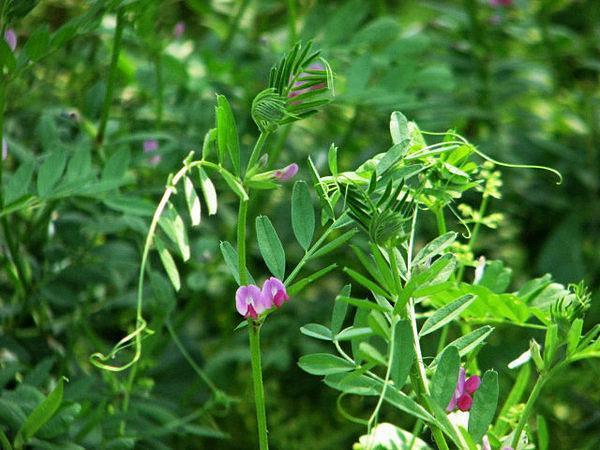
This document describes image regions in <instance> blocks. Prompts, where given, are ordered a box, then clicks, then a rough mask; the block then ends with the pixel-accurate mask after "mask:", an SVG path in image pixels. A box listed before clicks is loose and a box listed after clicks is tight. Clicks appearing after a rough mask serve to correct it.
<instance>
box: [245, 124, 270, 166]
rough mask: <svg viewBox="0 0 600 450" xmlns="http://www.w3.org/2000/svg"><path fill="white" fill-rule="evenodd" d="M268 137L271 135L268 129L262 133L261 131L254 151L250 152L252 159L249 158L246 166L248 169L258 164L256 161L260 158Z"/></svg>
mask: <svg viewBox="0 0 600 450" xmlns="http://www.w3.org/2000/svg"><path fill="white" fill-rule="evenodd" d="M268 137H269V132H268V131H263V132H262V133H260V136H258V140H257V141H256V144H255V145H254V148H253V149H252V153H251V154H250V159H248V165H247V166H246V171H248V170H249V169H252V167H254V166H255V165H256V163H257V162H258V158H259V157H260V153H261V151H262V149H263V147H264V145H265V142H267V138H268Z"/></svg>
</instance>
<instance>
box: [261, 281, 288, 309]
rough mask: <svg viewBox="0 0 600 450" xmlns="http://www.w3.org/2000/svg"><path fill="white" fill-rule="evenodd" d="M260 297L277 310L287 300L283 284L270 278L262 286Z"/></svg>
mask: <svg viewBox="0 0 600 450" xmlns="http://www.w3.org/2000/svg"><path fill="white" fill-rule="evenodd" d="M262 295H263V296H264V298H265V299H266V301H267V302H269V303H271V304H273V305H275V306H276V307H277V308H279V307H280V306H281V305H282V304H283V303H284V302H286V301H288V300H289V297H288V295H287V291H286V290H285V286H284V284H283V283H282V282H281V281H280V280H279V279H277V278H275V277H271V278H269V279H268V280H267V281H265V283H264V284H263V288H262Z"/></svg>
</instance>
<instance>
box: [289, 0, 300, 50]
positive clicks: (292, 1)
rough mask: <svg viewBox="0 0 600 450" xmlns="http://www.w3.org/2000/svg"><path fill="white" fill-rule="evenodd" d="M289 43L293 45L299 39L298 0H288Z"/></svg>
mask: <svg viewBox="0 0 600 450" xmlns="http://www.w3.org/2000/svg"><path fill="white" fill-rule="evenodd" d="M287 5H288V8H287V10H288V15H287V19H288V45H289V46H290V47H292V46H293V45H294V44H295V43H296V41H297V40H298V34H297V33H296V15H297V8H296V0H288V2H287Z"/></svg>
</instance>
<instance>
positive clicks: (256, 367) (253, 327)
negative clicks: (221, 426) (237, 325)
mask: <svg viewBox="0 0 600 450" xmlns="http://www.w3.org/2000/svg"><path fill="white" fill-rule="evenodd" d="M260 327H261V325H260V324H259V323H257V322H254V321H253V320H252V319H248V336H249V340H250V355H251V360H252V384H253V386H254V402H255V404H256V421H257V424H258V442H259V448H260V450H268V449H269V440H268V437H267V412H266V408H265V390H264V386H263V379H262V367H261V362H260Z"/></svg>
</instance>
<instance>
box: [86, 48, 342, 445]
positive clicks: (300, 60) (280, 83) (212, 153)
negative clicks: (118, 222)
mask: <svg viewBox="0 0 600 450" xmlns="http://www.w3.org/2000/svg"><path fill="white" fill-rule="evenodd" d="M315 61H320V65H319V66H318V67H319V69H316V68H314V67H315V66H312V65H313V64H314V63H315ZM309 67H313V68H311V69H309ZM306 72H310V75H306V76H303V75H302V74H303V73H306ZM306 77H308V78H310V79H309V80H306ZM298 80H302V81H304V82H306V83H308V84H309V85H310V86H311V87H312V89H310V92H304V93H302V94H300V95H297V96H294V97H292V96H290V93H294V92H295V91H296V90H297V88H298V87H297V85H296V83H297V81H298ZM303 86H304V85H303ZM331 97H332V74H331V70H330V69H329V66H328V64H327V62H326V61H325V60H324V59H322V58H320V55H319V52H315V51H312V49H311V44H310V43H308V44H306V45H301V44H297V45H296V46H294V48H293V49H292V50H291V51H290V52H289V53H288V54H287V55H285V56H284V57H283V58H282V59H281V61H280V63H279V64H277V65H276V66H274V67H273V69H272V70H271V73H270V80H269V88H267V89H266V90H264V91H263V92H261V93H259V94H258V95H257V97H256V98H255V99H254V101H253V104H252V117H253V119H254V121H255V123H256V125H257V126H258V128H259V130H260V135H259V137H258V139H257V141H256V144H255V145H254V147H253V149H252V151H251V152H250V155H249V157H248V159H247V161H244V158H243V152H242V148H241V145H240V142H239V138H238V134H237V126H236V121H235V118H234V114H233V111H232V108H231V106H230V103H229V101H228V100H227V99H226V98H225V97H224V96H222V95H217V105H216V108H215V116H216V127H215V128H213V129H211V130H209V131H208V133H206V137H205V139H204V143H203V145H202V152H201V154H200V155H196V154H195V153H194V152H191V153H190V154H189V155H188V157H187V158H186V159H185V161H184V163H183V167H182V168H181V169H180V170H179V171H178V172H176V173H175V174H171V175H170V176H169V178H168V180H167V186H166V189H165V192H164V194H163V196H162V198H161V200H160V202H159V204H158V206H157V208H156V210H155V212H154V215H153V217H152V222H151V223H150V227H149V231H148V235H147V238H146V244H145V246H144V250H143V254H142V262H141V265H140V271H139V281H138V296H137V320H136V327H135V329H134V330H133V331H132V332H131V333H130V334H129V335H127V336H126V337H124V338H123V339H121V341H119V342H118V343H117V345H116V346H115V347H114V348H113V349H112V350H111V351H110V352H109V353H108V354H102V353H94V354H93V355H92V356H91V362H92V363H93V364H94V365H96V366H98V367H100V368H102V369H105V370H108V371H112V372H119V371H123V370H125V369H131V371H130V373H129V378H128V382H127V383H128V386H129V387H131V386H132V384H133V380H134V378H135V376H136V367H137V365H136V363H137V362H138V361H139V359H140V357H141V354H142V340H143V338H144V336H146V335H148V334H150V333H152V332H153V331H152V330H150V329H149V328H148V326H147V322H146V320H145V319H144V316H143V308H142V305H143V291H144V282H145V278H146V270H147V267H148V264H149V261H150V258H151V251H152V250H155V251H156V253H158V257H159V259H160V261H161V262H162V264H163V266H164V269H165V272H166V273H167V275H168V277H169V280H170V281H171V283H172V285H173V287H174V288H175V290H179V289H180V287H181V278H180V275H179V270H178V268H177V263H176V260H175V258H174V256H173V252H177V253H178V254H179V256H180V257H181V259H182V260H183V261H184V262H185V261H187V260H189V258H190V252H191V249H190V245H189V240H188V233H187V230H186V228H187V224H186V220H184V219H183V217H182V216H180V214H179V212H178V211H177V209H176V208H175V206H174V203H173V200H174V198H175V196H178V195H180V196H182V199H183V201H184V203H185V204H186V205H187V213H188V217H189V224H191V225H192V226H197V225H199V224H200V222H201V220H202V206H201V205H202V202H201V200H200V197H199V196H198V193H197V189H200V191H201V192H202V195H203V198H204V204H205V207H206V211H207V213H208V215H209V216H211V215H215V214H217V210H218V194H217V191H216V188H215V185H214V184H213V182H212V180H211V178H210V177H209V175H208V172H213V173H215V174H217V175H219V176H221V177H222V178H223V180H224V181H225V183H226V184H227V186H228V187H229V188H230V190H231V191H232V192H233V193H234V194H235V196H236V197H237V199H238V202H239V207H238V217H237V242H236V245H235V247H234V246H233V245H232V244H231V243H229V242H227V241H223V242H221V244H220V248H221V252H222V254H223V257H224V260H225V263H226V264H227V266H228V268H229V270H230V271H231V274H232V276H233V278H234V279H235V281H236V282H237V283H238V285H239V288H238V290H237V292H236V295H235V299H232V303H231V304H232V306H233V305H235V309H236V310H237V312H238V313H239V314H240V315H242V316H243V317H244V318H245V319H246V320H245V321H243V322H242V323H240V325H239V326H238V328H239V329H241V328H247V331H248V335H249V346H250V352H251V362H252V380H253V388H254V395H255V403H256V416H257V424H258V437H259V445H260V448H261V450H265V449H267V448H268V437H267V415H266V408H265V399H264V387H263V382H262V367H261V354H260V330H261V327H262V326H263V324H264V323H265V321H266V320H267V317H268V316H269V315H270V313H272V312H273V311H274V310H275V309H277V308H280V307H281V306H282V305H283V303H284V302H286V301H288V300H289V298H290V297H291V296H293V295H296V294H297V293H298V292H300V291H301V290H302V289H303V288H305V287H306V286H307V285H309V284H310V283H313V282H315V281H316V280H317V279H319V278H320V277H322V276H324V275H326V274H327V273H329V272H331V271H332V270H333V269H334V268H335V267H336V265H335V264H331V265H329V266H327V267H324V268H322V269H320V270H318V271H317V272H314V273H311V274H308V275H307V276H306V277H305V278H302V279H300V280H298V281H296V277H297V276H298V275H299V274H300V272H301V271H302V270H303V268H304V266H305V265H306V263H307V262H308V261H310V260H313V259H315V258H316V257H317V256H320V255H324V254H326V253H328V252H330V251H333V250H335V249H336V248H337V247H339V246H340V245H342V243H343V241H339V240H337V241H336V240H334V241H332V242H329V243H327V242H326V240H327V237H328V235H329V234H330V233H331V232H332V231H333V230H334V229H336V228H340V227H341V226H343V225H344V224H342V223H339V222H338V223H335V224H332V225H330V226H329V227H327V228H326V229H325V230H324V231H323V233H322V234H321V236H320V237H319V238H318V239H317V240H316V241H315V242H314V243H313V237H314V236H313V235H314V231H315V217H314V211H313V209H312V205H311V199H310V191H309V189H308V187H307V185H306V183H305V182H303V181H297V182H296V183H295V184H294V187H293V194H292V199H293V200H292V217H293V223H292V226H293V228H294V233H295V235H296V238H297V239H298V242H299V243H300V245H301V246H302V248H303V249H304V250H305V254H304V257H303V258H302V259H301V260H300V261H299V262H298V264H297V265H296V266H295V267H294V268H293V269H292V270H291V272H290V273H289V274H288V275H287V277H286V268H285V266H286V257H285V251H284V248H283V245H282V243H281V241H280V240H279V237H278V234H277V232H276V230H275V228H274V227H273V225H272V223H271V221H270V220H269V218H268V217H266V216H262V215H260V216H258V217H256V224H255V228H256V241H257V244H258V249H259V251H260V253H261V255H262V257H263V259H264V261H265V264H266V266H267V268H268V269H269V271H270V272H271V274H272V275H273V276H272V277H270V278H268V279H267V280H266V281H265V282H264V284H263V286H262V289H260V288H259V287H258V286H257V285H256V283H255V282H254V277H253V275H252V274H251V272H253V270H252V268H248V267H247V256H246V255H247V241H248V239H247V228H248V225H247V222H248V211H249V206H250V204H251V202H252V199H253V197H252V193H253V191H254V190H271V189H276V188H279V187H280V183H281V182H286V181H288V180H291V179H292V178H293V177H294V176H295V175H296V174H297V172H298V165H297V164H296V163H292V164H290V165H288V166H286V167H284V168H281V169H276V170H270V171H264V162H263V161H264V155H266V153H264V152H265V145H266V143H267V140H268V138H269V136H270V135H271V134H272V133H273V132H274V131H275V130H277V128H278V127H279V126H280V125H282V124H286V123H291V122H294V121H297V120H300V119H302V118H304V117H307V116H309V115H311V114H314V113H316V112H317V111H318V108H319V107H321V106H323V105H325V104H327V103H328V102H329V101H330V100H331ZM292 98H293V101H292ZM157 147H158V143H157V141H155V140H149V141H146V142H144V151H145V152H146V151H155V150H156V149H157ZM213 159H214V160H215V161H212V160H213ZM194 179H195V180H196V181H194ZM167 325H168V322H167ZM169 332H171V334H172V335H173V338H174V339H176V336H175V335H174V334H173V333H172V330H171V329H170V328H169ZM176 342H177V341H176ZM130 347H133V354H132V355H131V357H130V358H129V360H125V361H123V362H122V363H121V364H115V363H114V362H113V360H114V359H115V358H117V357H118V356H119V354H120V353H121V352H122V351H123V350H126V349H129V348H130ZM196 372H197V373H198V374H199V376H201V378H202V379H203V380H204V381H205V383H206V384H207V385H208V387H209V388H210V389H211V390H212V391H213V394H214V398H215V400H216V401H220V402H223V403H225V404H226V403H228V402H229V401H230V399H229V397H227V396H226V395H225V394H224V393H223V392H221V391H220V390H219V389H218V388H217V387H216V386H215V385H214V383H213V382H212V381H211V380H210V379H209V378H208V377H207V376H206V374H205V373H204V372H203V371H202V369H200V368H199V367H196ZM129 392H130V389H128V390H127V391H126V394H125V398H124V401H123V405H122V408H123V411H124V412H126V411H127V409H128V405H129V395H130V394H129ZM125 427H126V422H123V423H122V426H121V432H122V433H125Z"/></svg>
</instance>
